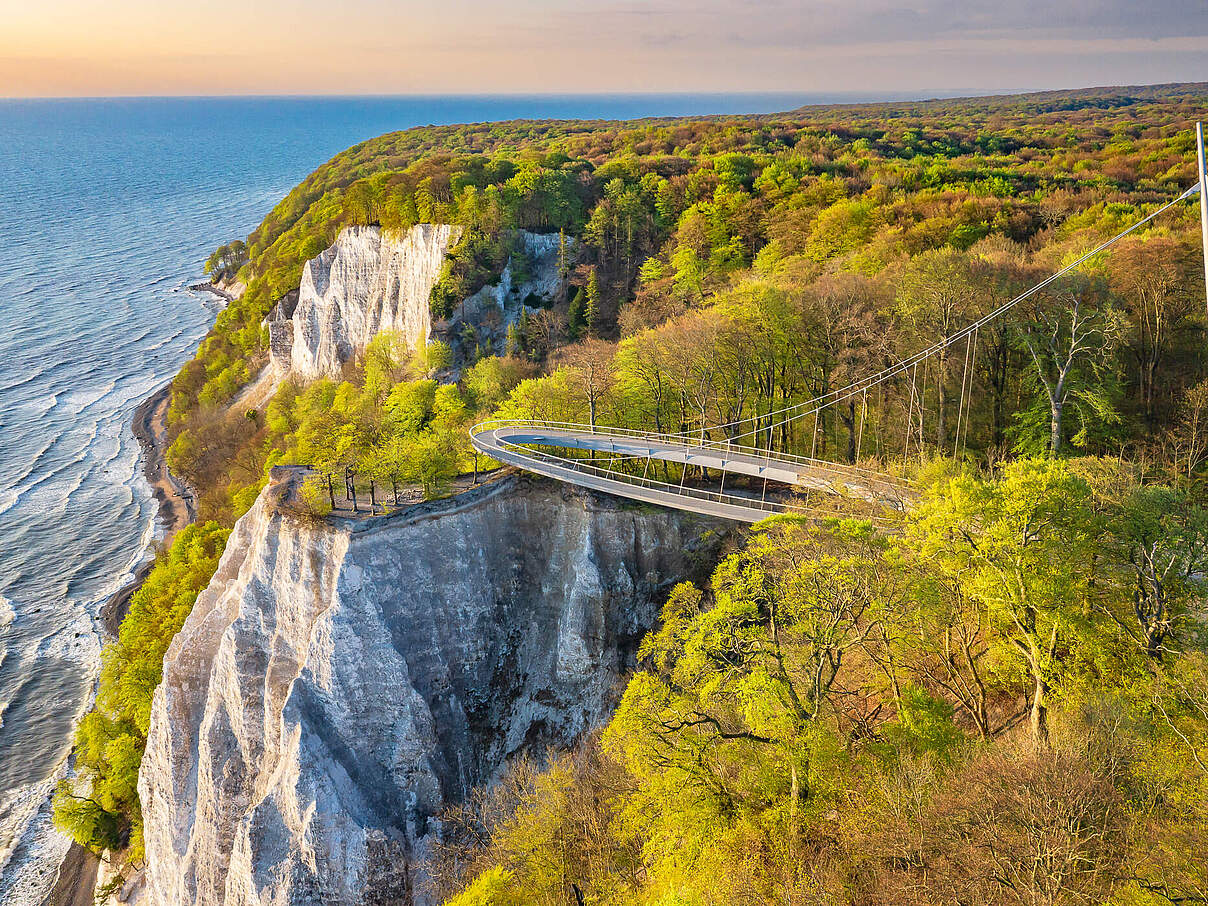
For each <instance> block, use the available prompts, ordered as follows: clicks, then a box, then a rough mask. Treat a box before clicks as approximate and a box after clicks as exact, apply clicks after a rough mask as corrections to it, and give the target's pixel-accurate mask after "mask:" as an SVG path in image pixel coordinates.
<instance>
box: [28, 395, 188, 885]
mask: <svg viewBox="0 0 1208 906" xmlns="http://www.w3.org/2000/svg"><path fill="white" fill-rule="evenodd" d="M171 391H172V384H171V383H170V382H169V383H167V384H165V385H164V386H163V387H160V388H159V389H158V390H156V391H155V392H154V393H152V394H151V395H150V396H149V397H147V398H146V399H145V400H143V401H142V402H141V403H139V404H138V407H137V408H135V410H134V416H133V425H132V427H133V430H134V436H135V437H136V438H137V439H138V444H139V447H140V449H141V451H142V461H143V476H144V477H145V478H146V479H147V483H148V484H149V485H151V492H152V494H153V495H154V496H155V501H156V503H157V504H159V517H158V518H159V521H160V522H161V523H162V524H163V530H164V533H163V536H162V537H161V538H160V539H159V540H158V541H157V542H156V545H155V550H158V549H159V548H161V547H166V546H167V545H169V544H171V543H172V538H173V537H175V535H176V533H177V532H179V531H180V530H181V529H183V528H185V527H186V526H187V525H189V524H190V523H192V522H193V521H194V520H195V519H196V518H197V508H196V503H195V498H194V495H193V491H192V489H190V488H189V486H188V485H186V484H185V483H184V482H183V481H181V480H180V479H179V478H177V477H176V476H175V475H173V474H172V473H171V472H170V471H168V464H167V461H166V460H165V458H164V454H165V453H166V452H167V433H168V404H169V402H170V399H171ZM155 550H153V551H152V556H151V557H150V559H148V560H147V561H145V562H144V563H142V564H140V565H139V567H138V568H137V569H136V570H135V571H134V576H133V578H131V580H130V581H129V582H127V583H126V584H125V585H124V586H122V588H121V589H119V590H118V591H116V592H114V594H112V595H110V597H109V600H107V601H106V602H105V603H104V604H103V605H101V609H100V613H99V620H100V622H101V625H102V626H103V627H104V629H105V632H106V633H107V634H108V635H109V636H110V637H112V638H116V637H117V631H118V627H119V626H120V625H121V622H122V619H123V618H124V617H125V616H126V611H127V610H128V609H129V608H130V600H131V598H133V597H134V593H135V592H136V591H138V589H139V588H140V587H141V586H142V584H143V581H144V580H145V579H146V578H147V575H148V574H149V573H150V572H151V569H152V567H154V566H155V556H154V554H155ZM99 867H100V860H99V859H98V858H97V857H96V856H94V855H93V854H92V853H91V852H89V851H88V850H86V849H85V848H84V847H82V846H80V844H78V843H76V842H74V841H72V844H71V846H70V848H69V849H68V850H67V855H66V856H64V857H63V862H62V864H60V865H59V872H58V875H57V876H56V878H55V883H54V886H53V887H52V888H51V890H50V893H49V894H47V896H46V899H45V900H43V901H42V906H93V893H94V891H95V890H96V883H97V871H98V869H99Z"/></svg>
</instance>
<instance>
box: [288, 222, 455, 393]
mask: <svg viewBox="0 0 1208 906" xmlns="http://www.w3.org/2000/svg"><path fill="white" fill-rule="evenodd" d="M460 236H461V227H457V226H450V225H448V224H431V223H421V224H417V225H416V226H413V227H411V229H409V230H407V231H406V232H404V233H401V234H399V235H394V234H391V233H383V232H382V231H381V230H380V229H378V228H377V227H371V226H352V227H346V228H345V229H344V230H342V231H341V232H340V235H339V237H338V238H337V239H336V241H335V243H333V244H332V246H331V247H330V248H328V249H327V250H326V251H324V252H323V253H322V254H320V255H319V256H318V257H317V258H312V259H311V260H310V261H308V262H306V265H305V267H303V269H302V282H301V284H300V286H299V287H298V300H297V305H296V307H295V308H294V310H293V316H292V318H290V319H289V320H288V321H286V320H284V319H278V322H277V323H276V325H274V321H273V320H272V319H270V322H269V330H270V348H271V349H272V351H273V355H274V358H273V364H274V367H275V368H276V369H277V370H278V372H279V373H283V372H284V371H286V370H288V371H289V372H291V373H292V374H294V375H296V376H297V377H300V378H303V379H307V380H309V379H314V378H318V377H323V376H329V377H330V376H336V375H338V374H339V373H340V369H341V367H342V366H343V365H344V363H345V362H347V361H350V360H351V359H352V358H353V357H354V356H355V355H357V354H358V353H360V352H363V351H364V350H365V348H366V347H367V346H368V345H369V341H370V340H371V339H373V337H374V336H375V335H376V334H377V333H378V332H379V331H382V330H394V331H398V333H399V334H401V335H402V336H403V338H404V339H405V340H406V342H407V343H408V344H410V345H411V346H412V347H413V348H415V347H419V346H423V345H424V344H425V343H426V342H427V341H428V334H429V332H430V331H431V328H432V320H431V316H430V314H429V309H428V297H429V294H430V293H431V292H432V287H433V286H434V285H435V284H436V281H437V279H438V278H439V277H440V271H441V267H442V266H443V265H444V261H445V255H446V253H447V252H448V251H449V249H450V248H452V247H453V245H455V244H456V242H457V240H458V239H459V238H460ZM287 356H288V357H287Z"/></svg>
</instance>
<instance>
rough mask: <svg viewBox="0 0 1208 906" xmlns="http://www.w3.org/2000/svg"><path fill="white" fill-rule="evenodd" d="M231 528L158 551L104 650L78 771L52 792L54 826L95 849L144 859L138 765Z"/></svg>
mask: <svg viewBox="0 0 1208 906" xmlns="http://www.w3.org/2000/svg"><path fill="white" fill-rule="evenodd" d="M227 535H228V530H227V529H225V528H222V527H221V526H219V525H217V524H215V523H212V522H210V523H204V524H194V525H190V526H188V527H187V528H185V529H184V530H182V531H181V532H180V533H178V534H177V535H176V537H175V538H174V539H173V542H172V546H171V547H170V548H168V550H166V551H164V552H163V553H161V554H160V555H159V556H158V557H157V558H156V562H155V566H154V567H153V568H152V570H151V572H150V573H149V574H148V575H147V578H146V579H145V580H144V582H143V584H142V586H141V587H140V588H139V589H138V591H137V592H135V594H134V597H133V598H132V600H131V602H130V610H129V612H128V613H127V615H126V618H125V619H124V620H122V625H121V628H120V630H119V633H118V637H117V640H116V641H114V642H111V643H110V644H108V645H106V646H105V649H104V651H103V652H102V662H101V663H102V666H101V678H100V684H99V686H98V690H97V698H96V707H95V709H94V710H93V711H92V712H91V713H90V714H88V715H87V716H85V718H84V719H83V720H82V721H81V722H80V725H79V727H78V728H77V729H76V738H75V753H76V762H75V766H76V771H77V776H76V777H75V779H73V780H71V781H63V782H62V783H60V784H59V787H58V789H57V791H56V793H55V798H54V820H55V826H56V827H58V828H59V829H60V830H62V831H63V832H64V833H66V834H69V835H70V836H71V837H72V839H74V840H75V841H76V842H77V843H79V844H80V845H81V846H85V847H87V848H88V849H91V850H92V851H93V852H97V853H99V852H101V851H102V850H105V849H109V850H119V849H125V850H126V851H127V855H128V858H129V859H130V860H132V861H136V862H137V861H141V860H142V858H143V842H142V810H141V808H140V805H139V800H138V768H139V763H140V762H141V760H142V755H143V749H144V748H145V746H146V742H147V729H148V725H149V724H150V719H151V697H152V695H153V693H154V692H155V687H156V686H158V685H159V681H160V675H161V671H162V669H163V660H164V655H165V654H166V653H167V650H168V645H169V644H170V643H171V641H172V638H173V637H174V636H175V635H176V633H177V632H178V631H179V630H180V627H181V626H182V625H183V624H184V621H185V617H187V616H188V615H189V611H190V610H192V608H193V602H194V601H195V600H196V599H197V595H198V594H199V593H200V592H201V590H202V589H204V588H205V587H206V585H207V584H208V583H209V581H210V577H211V576H213V574H214V570H215V569H216V568H217V567H218V559H219V557H221V556H222V551H223V548H224V546H225V544H226V539H227Z"/></svg>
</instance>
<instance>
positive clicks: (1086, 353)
mask: <svg viewBox="0 0 1208 906" xmlns="http://www.w3.org/2000/svg"><path fill="white" fill-rule="evenodd" d="M1103 295H1104V292H1103V288H1102V287H1100V286H1099V285H1098V282H1097V281H1095V280H1092V279H1086V278H1079V277H1073V278H1066V280H1065V282H1064V283H1063V284H1062V285H1061V286H1059V287H1058V288H1057V289H1056V290H1055V291H1053V292H1051V293H1049V294H1046V295H1045V296H1044V297H1042V299H1041V300H1040V301H1039V303H1038V304H1036V305H1035V306H1033V309H1032V319H1031V321H1030V322H1027V323H1025V324H1024V327H1023V337H1024V343H1025V344H1026V345H1027V348H1028V352H1029V353H1030V354H1031V356H1032V364H1033V365H1034V366H1035V375H1036V378H1037V380H1038V381H1039V383H1040V386H1041V388H1042V389H1043V390H1044V394H1045V397H1046V399H1047V402H1048V408H1049V436H1048V453H1049V456H1050V457H1055V456H1057V455H1059V454H1060V453H1061V447H1062V443H1063V441H1064V437H1065V434H1064V431H1065V426H1064V419H1065V413H1066V407H1067V404H1068V403H1069V402H1070V400H1071V398H1076V399H1077V400H1078V401H1079V402H1080V403H1081V404H1082V405H1084V406H1086V407H1087V408H1088V409H1089V410H1090V411H1089V413H1087V414H1085V415H1084V416H1083V421H1084V426H1083V430H1082V432H1080V433H1081V434H1082V435H1085V433H1086V432H1087V430H1088V425H1087V424H1086V423H1088V422H1091V421H1093V420H1096V419H1097V420H1102V421H1110V420H1111V419H1112V418H1113V415H1114V414H1113V411H1112V406H1111V401H1110V400H1109V399H1107V398H1106V395H1105V394H1104V393H1103V392H1102V387H1101V381H1100V371H1101V369H1102V368H1104V367H1106V362H1105V359H1106V357H1107V355H1108V354H1109V347H1108V343H1107V334H1106V324H1107V318H1106V317H1105V314H1104V312H1103V311H1102V309H1101V306H1102V297H1103Z"/></svg>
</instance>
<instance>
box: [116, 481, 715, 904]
mask: <svg viewBox="0 0 1208 906" xmlns="http://www.w3.org/2000/svg"><path fill="white" fill-rule="evenodd" d="M283 483H284V482H283V481H282V480H278V481H276V482H275V483H274V484H270V486H269V487H268V488H266V489H265V491H264V493H263V494H262V495H261V497H260V499H259V500H258V502H257V503H256V505H255V506H254V507H253V508H252V509H251V510H250V511H249V512H248V513H247V515H245V516H244V517H243V518H242V519H241V520H240V521H239V523H238V524H237V525H236V527H235V530H234V533H233V534H232V536H231V539H230V541H229V543H228V545H227V549H226V553H225V555H224V556H223V558H222V562H221V564H220V566H219V568H218V571H217V573H216V574H215V576H214V579H213V581H212V582H211V583H210V586H209V587H208V588H207V589H206V590H205V591H204V592H203V593H202V594H201V595H200V596H199V597H198V599H197V603H196V605H195V606H194V608H193V611H192V613H191V615H190V616H189V618H188V620H187V621H186V623H185V625H184V628H183V629H182V631H181V632H180V633H179V634H178V635H177V637H176V639H175V640H174V641H173V642H172V645H171V648H170V649H169V651H168V654H167V657H166V658H165V661H164V676H163V682H162V684H161V685H160V687H159V689H158V690H157V691H156V693H155V699H154V705H153V712H152V717H151V726H150V733H149V739H148V744H147V750H146V755H145V757H144V760H143V764H142V770H141V773H140V777H139V793H140V795H141V798H142V802H143V809H144V818H145V822H146V830H145V837H146V845H147V856H148V870H147V877H146V890H145V892H144V895H143V896H142V897H141V901H142V902H144V903H151V904H156V906H169V904H171V906H178V904H199V906H201V904H204V906H218V904H248V906H250V904H265V906H267V904H276V906H281V904H319V903H324V904H368V903H400V904H410V903H420V902H423V896H422V884H419V883H418V879H417V876H416V871H415V867H414V864H413V858H412V856H413V854H414V853H415V852H416V851H417V849H422V846H423V841H424V837H425V835H427V834H429V833H431V832H433V831H434V826H433V823H432V822H431V821H430V819H431V817H432V816H433V815H434V814H436V813H437V812H438V811H439V810H440V809H441V808H442V807H443V806H444V805H446V804H447V803H450V802H455V801H458V800H460V799H461V798H462V797H463V796H464V795H465V794H466V792H467V791H468V790H470V789H471V788H473V787H474V786H475V785H478V784H481V783H483V782H486V781H489V780H490V779H491V778H492V777H493V776H496V775H497V774H498V772H499V771H500V769H501V768H502V767H503V766H504V765H505V764H506V762H507V760H508V759H509V758H510V757H511V756H513V755H515V754H517V753H520V752H524V751H529V750H535V751H538V752H539V751H541V750H542V749H543V748H544V747H545V746H547V745H551V744H552V745H564V744H568V743H570V742H572V741H573V740H574V739H575V738H576V737H577V736H578V735H579V734H581V733H582V732H583V731H585V730H587V729H589V728H590V727H592V726H593V725H595V724H597V723H598V722H600V721H601V720H602V719H603V718H604V717H605V716H606V715H607V714H608V713H609V712H610V711H611V709H612V707H613V705H614V704H615V700H616V697H617V695H618V693H619V691H620V690H619V683H618V680H619V678H620V677H621V676H622V674H623V673H624V672H625V671H626V670H627V669H629V668H630V667H631V666H632V660H633V654H634V652H635V650H636V647H637V644H638V642H639V641H640V639H641V637H642V635H643V634H644V633H645V632H646V631H647V629H649V627H650V626H651V625H652V624H653V622H654V619H655V617H656V614H657V610H658V607H659V605H660V604H661V601H662V598H663V597H664V596H665V594H666V590H667V588H668V586H669V585H670V584H672V583H673V582H675V581H679V580H680V579H682V578H685V577H688V576H693V575H696V574H697V573H699V572H701V571H702V570H707V569H708V567H709V565H710V563H711V560H712V559H713V555H714V554H715V552H716V546H717V545H718V543H719V540H720V535H719V531H718V529H719V526H718V524H717V523H714V522H711V521H709V520H707V519H704V518H701V517H696V516H692V515H689V514H685V513H678V512H672V511H665V510H644V509H634V508H631V507H624V506H622V505H620V504H619V503H617V502H615V501H613V500H611V499H609V498H603V497H598V496H595V495H591V494H585V493H579V492H576V491H574V490H572V489H569V488H566V487H564V486H559V485H553V484H547V483H544V482H541V481H536V480H531V479H527V478H522V477H515V476H514V477H509V478H504V479H501V480H499V481H496V482H493V483H491V484H488V485H484V486H482V487H480V488H478V489H476V490H474V491H472V492H469V493H467V494H463V495H460V496H458V497H456V498H451V499H449V500H446V501H440V502H437V503H432V504H425V505H423V506H421V507H417V508H414V509H412V510H409V511H404V512H402V513H398V514H394V515H392V516H388V517H377V518H372V519H366V520H363V521H359V522H347V521H346V522H340V523H334V522H326V521H315V520H307V519H304V518H301V517H298V516H297V515H293V514H291V513H289V512H287V511H286V510H285V509H284V508H283V507H281V506H279V505H278V501H279V500H280V499H282V497H283V494H284V490H285V489H284V488H283V487H282V485H283Z"/></svg>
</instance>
